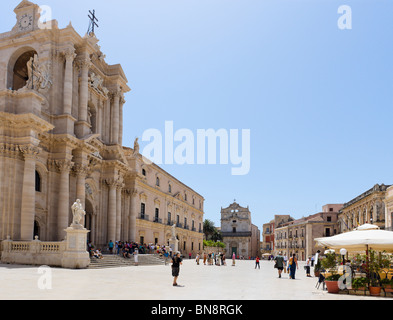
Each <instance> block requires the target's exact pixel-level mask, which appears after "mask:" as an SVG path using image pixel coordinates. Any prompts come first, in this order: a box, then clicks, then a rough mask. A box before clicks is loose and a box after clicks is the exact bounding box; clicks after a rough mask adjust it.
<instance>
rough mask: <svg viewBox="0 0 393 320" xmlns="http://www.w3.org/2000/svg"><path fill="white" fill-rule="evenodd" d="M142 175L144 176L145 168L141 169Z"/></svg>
mask: <svg viewBox="0 0 393 320" xmlns="http://www.w3.org/2000/svg"><path fill="white" fill-rule="evenodd" d="M142 175H143V176H145V177H146V170H145V169H142Z"/></svg>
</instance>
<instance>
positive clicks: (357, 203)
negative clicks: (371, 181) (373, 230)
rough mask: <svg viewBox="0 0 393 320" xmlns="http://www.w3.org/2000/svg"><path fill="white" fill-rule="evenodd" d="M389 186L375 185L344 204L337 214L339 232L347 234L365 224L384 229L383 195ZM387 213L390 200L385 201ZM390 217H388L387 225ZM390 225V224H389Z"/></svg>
mask: <svg viewBox="0 0 393 320" xmlns="http://www.w3.org/2000/svg"><path fill="white" fill-rule="evenodd" d="M388 187H390V185H385V184H381V185H379V184H376V185H374V186H373V187H372V188H370V189H369V190H367V191H365V192H363V193H362V194H360V195H358V196H357V197H355V198H353V199H352V200H350V201H349V202H347V203H344V206H343V208H342V209H341V210H340V214H339V217H338V218H339V232H340V233H342V232H348V231H351V230H353V229H354V228H356V227H358V226H360V225H362V224H365V223H370V224H376V225H377V226H378V227H380V228H381V229H384V228H385V219H386V215H387V214H386V211H385V203H386V201H385V194H386V191H387V189H388ZM387 203H388V206H389V211H391V210H390V208H391V201H390V199H389V200H388V201H387ZM389 221H391V217H388V223H389ZM390 225H391V224H390Z"/></svg>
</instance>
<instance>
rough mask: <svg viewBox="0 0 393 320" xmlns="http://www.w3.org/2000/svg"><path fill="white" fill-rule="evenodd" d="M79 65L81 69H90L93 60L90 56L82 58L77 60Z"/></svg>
mask: <svg viewBox="0 0 393 320" xmlns="http://www.w3.org/2000/svg"><path fill="white" fill-rule="evenodd" d="M77 66H78V67H79V69H81V70H89V68H90V67H91V60H90V59H89V58H84V59H80V60H78V62H77Z"/></svg>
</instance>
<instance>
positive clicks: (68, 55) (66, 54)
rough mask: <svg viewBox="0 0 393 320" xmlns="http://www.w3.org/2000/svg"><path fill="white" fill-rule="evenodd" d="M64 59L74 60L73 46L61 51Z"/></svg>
mask: <svg viewBox="0 0 393 320" xmlns="http://www.w3.org/2000/svg"><path fill="white" fill-rule="evenodd" d="M62 54H63V56H64V57H65V59H66V60H71V61H74V59H75V58H76V53H75V49H74V48H67V49H65V50H64V51H63V52H62Z"/></svg>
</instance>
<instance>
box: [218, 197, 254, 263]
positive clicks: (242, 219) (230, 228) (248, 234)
mask: <svg viewBox="0 0 393 320" xmlns="http://www.w3.org/2000/svg"><path fill="white" fill-rule="evenodd" d="M221 235H222V239H223V240H222V241H223V242H224V244H225V255H226V257H228V258H230V257H232V255H233V253H235V255H236V257H239V258H245V259H249V258H255V257H257V256H260V254H261V253H260V240H261V239H260V230H259V229H258V227H257V226H256V225H254V224H252V222H251V212H250V210H249V208H248V206H247V207H242V206H240V205H239V204H238V203H236V201H234V202H233V203H232V204H230V205H229V206H228V207H226V208H221Z"/></svg>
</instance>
